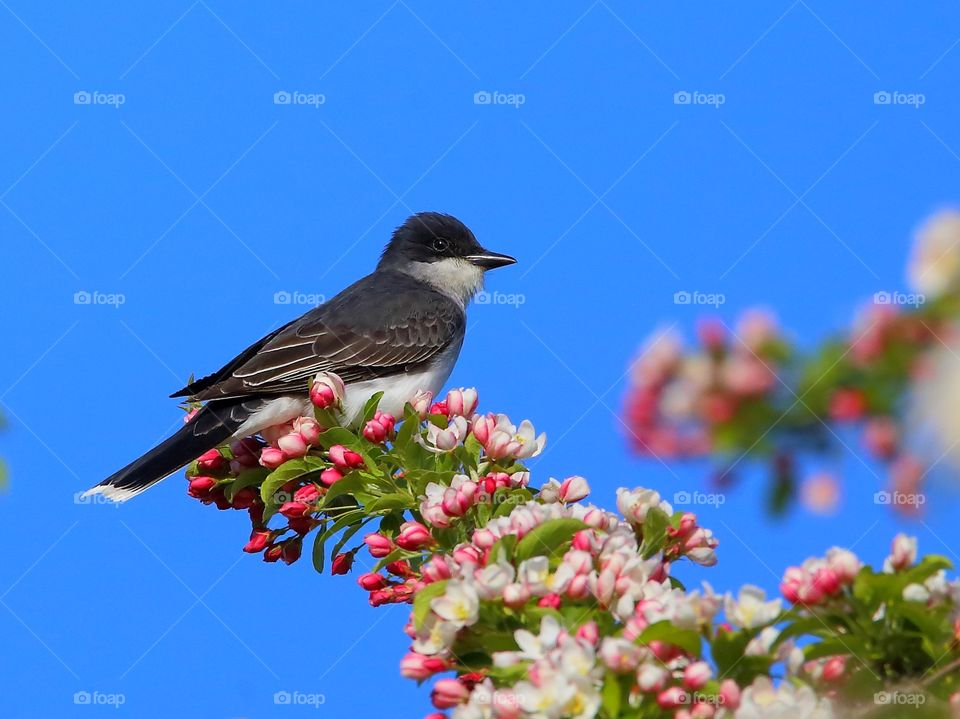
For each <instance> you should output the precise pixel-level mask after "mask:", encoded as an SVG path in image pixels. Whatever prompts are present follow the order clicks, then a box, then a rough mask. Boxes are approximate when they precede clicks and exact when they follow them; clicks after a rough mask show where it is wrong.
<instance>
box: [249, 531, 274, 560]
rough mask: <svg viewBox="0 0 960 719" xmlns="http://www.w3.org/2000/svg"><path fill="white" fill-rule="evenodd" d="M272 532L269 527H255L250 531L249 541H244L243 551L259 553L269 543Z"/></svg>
mask: <svg viewBox="0 0 960 719" xmlns="http://www.w3.org/2000/svg"><path fill="white" fill-rule="evenodd" d="M271 536H272V533H271V532H270V530H269V529H255V530H253V532H251V533H250V541H249V542H247V543H246V545H245V546H244V548H243V551H244V552H246V553H247V554H259V553H260V552H262V551H263V550H264V549H266V548H267V545H268V544H270V537H271Z"/></svg>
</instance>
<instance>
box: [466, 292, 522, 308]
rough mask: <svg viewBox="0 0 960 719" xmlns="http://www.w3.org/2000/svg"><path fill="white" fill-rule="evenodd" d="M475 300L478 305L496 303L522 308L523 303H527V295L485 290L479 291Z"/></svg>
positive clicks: (497, 304)
mask: <svg viewBox="0 0 960 719" xmlns="http://www.w3.org/2000/svg"><path fill="white" fill-rule="evenodd" d="M473 301H474V303H475V304H478V305H496V306H505V307H514V308H516V309H520V307H521V306H522V305H524V304H526V302H527V296H526V295H524V294H520V293H507V292H487V291H486V290H483V291H481V292H478V293H477V296H476V297H475V298H474V300H473Z"/></svg>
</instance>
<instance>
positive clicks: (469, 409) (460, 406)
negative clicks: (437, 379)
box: [447, 389, 479, 417]
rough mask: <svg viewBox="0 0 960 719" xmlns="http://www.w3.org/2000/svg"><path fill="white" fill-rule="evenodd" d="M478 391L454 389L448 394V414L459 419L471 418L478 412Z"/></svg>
mask: <svg viewBox="0 0 960 719" xmlns="http://www.w3.org/2000/svg"><path fill="white" fill-rule="evenodd" d="M478 403H479V399H478V397H477V390H475V389H452V390H450V392H448V393H447V414H448V415H450V416H457V417H471V416H473V414H474V412H476V411H477V404H478Z"/></svg>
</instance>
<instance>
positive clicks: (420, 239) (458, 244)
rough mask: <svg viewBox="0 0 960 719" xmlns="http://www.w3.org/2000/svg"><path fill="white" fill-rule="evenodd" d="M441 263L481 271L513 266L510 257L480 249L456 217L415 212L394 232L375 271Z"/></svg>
mask: <svg viewBox="0 0 960 719" xmlns="http://www.w3.org/2000/svg"><path fill="white" fill-rule="evenodd" d="M443 260H450V261H453V262H457V261H459V263H462V264H465V265H467V264H468V265H472V266H473V267H476V268H479V269H481V270H492V269H494V268H497V267H504V266H505V265H512V264H514V263H515V262H516V260H515V259H513V258H512V257H508V256H507V255H501V254H499V253H497V252H490V251H489V250H486V249H484V248H483V246H482V245H481V244H480V243H479V242H477V238H476V237H474V236H473V233H472V232H471V231H470V228H469V227H467V226H466V225H465V224H463V223H462V222H460V220H458V219H457V218H456V217H453V216H452V215H445V214H442V213H440V212H418V213H417V214H415V215H411V216H410V217H408V218H407V220H406V222H404V223H403V224H402V225H400V227H398V228H397V229H396V230H394V233H393V237H392V238H391V239H390V243H389V244H388V245H387V247H386V249H385V250H384V251H383V257H382V258H381V260H380V265H379V267H380V269H391V268H395V269H403V268H404V267H406V266H409V265H410V264H411V263H436V262H441V261H443ZM448 264H450V263H448Z"/></svg>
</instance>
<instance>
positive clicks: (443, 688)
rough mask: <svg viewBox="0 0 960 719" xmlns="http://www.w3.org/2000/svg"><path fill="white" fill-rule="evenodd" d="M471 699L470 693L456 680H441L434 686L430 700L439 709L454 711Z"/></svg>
mask: <svg viewBox="0 0 960 719" xmlns="http://www.w3.org/2000/svg"><path fill="white" fill-rule="evenodd" d="M469 697H470V691H469V690H468V689H467V688H466V687H465V686H464V685H463V684H461V683H460V682H458V681H457V680H456V679H441V680H440V681H438V682H437V683H436V684H434V685H433V691H432V692H431V693H430V700H431V701H432V702H433V705H434V706H435V707H436V708H437V709H453V708H454V707H456V706H459V705H460V704H463V703H464V702H466V701H467V699H468V698H469Z"/></svg>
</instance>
